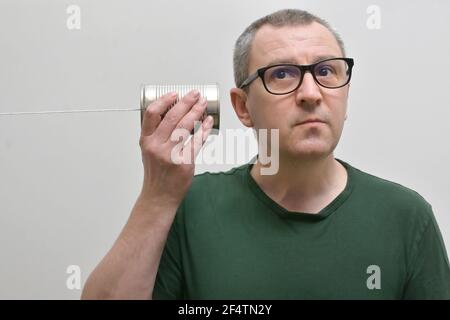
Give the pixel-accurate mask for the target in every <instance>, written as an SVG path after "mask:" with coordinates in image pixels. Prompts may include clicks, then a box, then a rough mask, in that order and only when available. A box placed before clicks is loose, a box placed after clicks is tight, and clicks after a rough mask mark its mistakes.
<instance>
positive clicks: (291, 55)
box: [246, 22, 349, 159]
mask: <svg viewBox="0 0 450 320" xmlns="http://www.w3.org/2000/svg"><path fill="white" fill-rule="evenodd" d="M342 56H343V55H342V52H341V49H340V47H339V45H338V43H337V41H336V39H335V38H334V36H333V35H332V33H331V32H330V31H329V30H328V29H326V28H325V27H324V26H322V25H321V24H318V23H316V22H314V23H313V24H310V25H308V26H289V27H281V28H275V27H272V26H269V25H265V26H263V27H261V28H260V29H259V30H258V32H257V33H256V35H255V38H254V41H253V44H252V48H251V51H250V65H249V74H253V73H254V72H255V71H256V70H257V69H259V68H261V67H264V66H267V65H270V64H275V63H284V62H286V63H295V64H312V63H315V62H317V61H319V60H323V59H325V58H326V57H342ZM324 57H325V58H324ZM348 89H349V86H348V85H347V86H345V87H342V88H338V89H328V88H324V87H321V86H319V85H318V84H317V83H316V82H315V81H314V79H313V77H312V75H311V73H309V72H307V73H306V74H305V75H304V77H303V81H302V84H301V86H300V87H299V88H298V89H297V90H296V91H294V92H292V93H289V94H286V95H273V94H270V93H269V92H267V91H266V90H265V88H264V85H263V83H262V80H261V79H260V78H258V79H257V80H255V81H254V82H253V83H252V84H251V85H250V87H249V93H248V95H247V102H246V107H247V109H248V113H249V116H250V118H251V122H252V124H253V127H254V129H256V130H258V129H266V128H267V129H271V128H277V129H279V139H280V140H279V146H280V150H279V152H280V157H288V158H295V159H299V158H304V159H313V158H323V157H326V156H328V155H329V154H330V153H332V152H333V150H334V148H335V147H336V145H337V143H338V141H339V139H340V136H341V133H342V129H343V125H344V121H345V117H346V109H347V98H348ZM311 118H319V119H321V120H323V121H325V123H317V122H316V123H310V124H299V122H302V121H305V120H307V119H311Z"/></svg>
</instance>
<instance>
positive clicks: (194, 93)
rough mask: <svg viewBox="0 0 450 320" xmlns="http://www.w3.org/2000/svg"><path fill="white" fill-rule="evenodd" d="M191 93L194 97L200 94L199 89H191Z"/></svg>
mask: <svg viewBox="0 0 450 320" xmlns="http://www.w3.org/2000/svg"><path fill="white" fill-rule="evenodd" d="M192 95H193V96H194V98H198V97H199V96H200V91H198V90H194V91H192Z"/></svg>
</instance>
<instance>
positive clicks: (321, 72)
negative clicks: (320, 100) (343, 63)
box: [316, 66, 335, 77]
mask: <svg viewBox="0 0 450 320" xmlns="http://www.w3.org/2000/svg"><path fill="white" fill-rule="evenodd" d="M334 73H335V72H334V69H333V68H332V67H330V66H321V67H319V68H317V71H316V74H317V75H318V76H320V77H326V76H330V75H332V74H334Z"/></svg>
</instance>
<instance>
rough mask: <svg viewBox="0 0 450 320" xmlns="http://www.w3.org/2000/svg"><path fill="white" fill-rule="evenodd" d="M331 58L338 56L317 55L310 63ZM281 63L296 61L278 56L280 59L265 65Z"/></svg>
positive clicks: (293, 62) (295, 62) (294, 62)
mask: <svg viewBox="0 0 450 320" xmlns="http://www.w3.org/2000/svg"><path fill="white" fill-rule="evenodd" d="M332 58H339V57H337V56H334V55H325V56H318V57H316V58H314V60H313V62H312V63H316V62H319V61H322V60H326V59H332ZM282 63H288V64H298V63H297V61H296V60H295V59H293V58H280V59H275V60H272V61H271V62H270V63H268V64H267V66H272V65H275V64H282Z"/></svg>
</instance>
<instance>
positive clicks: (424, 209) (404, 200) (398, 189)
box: [352, 167, 432, 219]
mask: <svg viewBox="0 0 450 320" xmlns="http://www.w3.org/2000/svg"><path fill="white" fill-rule="evenodd" d="M352 169H353V170H354V177H355V181H354V184H355V186H354V188H355V191H356V193H358V194H359V195H360V196H362V197H364V199H366V201H367V203H368V204H370V203H372V204H376V205H378V206H379V207H380V208H385V209H391V210H393V211H395V212H398V213H401V212H404V213H406V214H408V215H409V216H410V215H411V214H412V215H414V216H416V217H417V218H420V219H423V218H425V219H426V218H429V217H430V214H431V212H432V207H431V205H430V203H429V202H428V201H427V200H426V199H425V198H424V197H423V196H422V195H421V194H420V193H419V192H417V191H416V190H414V189H413V188H411V187H408V186H405V185H404V184H401V183H399V182H396V181H393V180H390V179H386V178H382V177H380V176H378V175H375V174H372V173H368V172H365V171H363V170H360V169H357V168H354V167H352Z"/></svg>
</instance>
